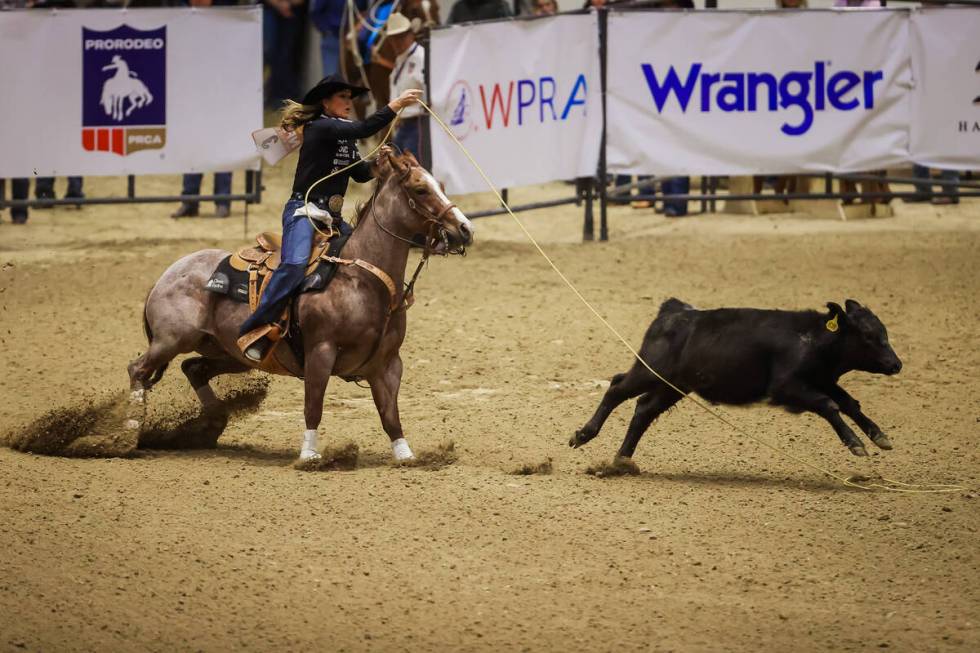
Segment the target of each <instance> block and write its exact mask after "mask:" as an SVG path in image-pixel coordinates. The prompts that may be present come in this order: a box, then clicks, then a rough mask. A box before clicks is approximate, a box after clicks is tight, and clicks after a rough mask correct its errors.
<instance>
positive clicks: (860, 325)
mask: <svg viewBox="0 0 980 653" xmlns="http://www.w3.org/2000/svg"><path fill="white" fill-rule="evenodd" d="M844 307H845V308H841V307H840V306H839V305H838V304H835V303H833V302H830V303H828V304H827V308H829V309H830V320H828V322H827V328H828V330H831V331H834V330H839V332H840V337H841V338H842V339H843V352H842V355H841V357H842V361H841V362H842V364H843V365H844V366H845V367H847V369H851V370H860V371H862V372H871V373H873V374H888V375H891V374H898V373H899V372H900V371H901V369H902V361H901V360H900V359H899V358H898V355H897V354H896V353H895V350H894V349H892V347H891V345H890V344H889V343H888V331H887V330H886V329H885V325H884V324H882V323H881V320H879V319H878V316H877V315H875V314H874V313H872V312H871V309H869V308H867V307H865V306H861V305H860V304H859V303H857V302H856V301H854V300H853V299H848V300H847V301H846V302H844Z"/></svg>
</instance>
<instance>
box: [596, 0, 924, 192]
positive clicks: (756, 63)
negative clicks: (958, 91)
mask: <svg viewBox="0 0 980 653" xmlns="http://www.w3.org/2000/svg"><path fill="white" fill-rule="evenodd" d="M608 44H609V45H608V48H609V54H608V71H609V81H608V86H607V90H608V97H607V134H608V139H609V147H608V164H609V168H610V170H611V171H612V172H623V173H646V174H656V175H670V174H707V175H722V174H761V173H792V172H820V171H838V172H846V171H859V170H871V169H875V168H883V167H886V166H889V165H892V164H898V163H902V162H904V161H907V160H908V152H909V144H908V140H909V137H908V134H909V123H910V109H909V104H910V102H909V91H910V89H911V73H910V66H909V46H908V15H907V13H906V12H904V11H804V12H772V13H746V12H716V11H705V12H685V13H679V12H678V13H673V12H664V13H626V12H623V13H616V12H613V13H611V14H610V16H609V38H608Z"/></svg>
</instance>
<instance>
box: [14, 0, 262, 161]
mask: <svg viewBox="0 0 980 653" xmlns="http://www.w3.org/2000/svg"><path fill="white" fill-rule="evenodd" d="M261 31H262V13H261V9H259V8H254V7H243V8H237V7H228V8H214V9H137V10H132V9H131V10H121V11H108V10H99V9H96V10H65V11H62V10H55V11H44V10H38V9H34V10H21V11H7V12H0V61H2V62H3V65H2V66H0V116H2V118H3V119H2V121H0V144H2V146H0V177H33V176H35V175H39V176H55V175H125V174H152V173H183V172H206V171H221V170H240V169H243V168H253V169H254V168H257V167H258V165H259V159H258V154H257V153H256V150H255V145H254V143H253V142H252V138H251V133H252V131H254V130H255V129H258V128H260V127H261V126H262V59H261V57H262V53H261V47H262V34H261ZM219 35H220V38H219ZM218 42H220V47H216V46H217V43H218Z"/></svg>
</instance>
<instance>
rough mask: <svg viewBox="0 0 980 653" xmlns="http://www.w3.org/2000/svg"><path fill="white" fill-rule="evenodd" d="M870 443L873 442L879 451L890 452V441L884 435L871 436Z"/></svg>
mask: <svg viewBox="0 0 980 653" xmlns="http://www.w3.org/2000/svg"><path fill="white" fill-rule="evenodd" d="M871 441H872V442H874V443H875V445H876V446H877V447H878V448H879V449H884V450H885V451H891V450H892V441H891V440H889V439H888V436H887V435H885V434H884V433H876V434H875V435H872V436H871Z"/></svg>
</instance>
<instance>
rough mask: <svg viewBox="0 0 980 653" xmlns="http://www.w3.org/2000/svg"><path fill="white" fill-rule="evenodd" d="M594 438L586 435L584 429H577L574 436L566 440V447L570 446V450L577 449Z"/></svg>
mask: <svg viewBox="0 0 980 653" xmlns="http://www.w3.org/2000/svg"><path fill="white" fill-rule="evenodd" d="M594 437H595V436H589V435H586V433H585V431H584V429H579V430H577V431H575V435H573V436H572V437H570V438H569V439H568V446H570V447H571V448H572V449H578V448H579V447H581V446H582V445H583V444H585V443H586V442H588V441H589V440H591V439H592V438H594Z"/></svg>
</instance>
